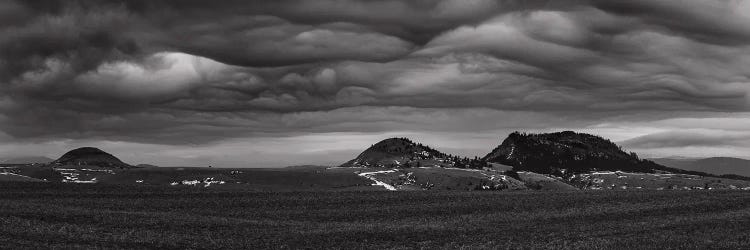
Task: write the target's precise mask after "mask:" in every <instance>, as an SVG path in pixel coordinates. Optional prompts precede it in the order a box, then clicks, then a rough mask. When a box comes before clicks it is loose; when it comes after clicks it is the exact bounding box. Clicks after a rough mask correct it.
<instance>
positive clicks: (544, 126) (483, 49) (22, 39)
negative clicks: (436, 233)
mask: <svg viewBox="0 0 750 250" xmlns="http://www.w3.org/2000/svg"><path fill="white" fill-rule="evenodd" d="M747 23H750V1H739V0H734V1H715V2H713V1H699V0H688V1H646V0H635V1H633V0H630V1H619V0H611V1H574V0H570V1H537V0H532V1H513V0H506V1H503V0H499V1H493V0H442V1H440V0H434V1H430V0H420V1H405V0H385V1H366V0H354V1H341V0H320V1H306V0H281V1H235V0H229V1H219V2H216V3H211V4H210V5H208V4H206V3H205V2H204V1H193V0H188V1H184V0H183V1H177V0H174V1H145V0H133V1H93V0H91V1H87V0H77V1H52V0H44V1H20V0H18V1H4V2H2V3H0V32H1V33H2V34H3V36H0V90H1V92H0V93H1V94H0V131H2V132H3V133H4V134H5V136H4V140H6V141H8V142H16V143H44V142H48V141H55V140H85V141H120V142H127V143H146V144H167V145H172V146H174V147H178V146H182V145H213V144H215V143H217V142H222V141H227V140H229V139H236V138H247V139H248V140H251V139H252V138H288V137H290V136H292V137H294V136H305V135H315V134H327V133H341V132H343V133H365V134H368V133H370V134H383V133H394V132H396V131H401V132H408V131H420V133H427V134H433V135H435V136H436V137H440V136H443V137H451V136H455V135H459V134H461V135H465V133H469V132H471V133H475V134H477V135H483V136H488V137H490V138H492V140H496V139H495V138H496V137H500V136H503V135H495V134H494V133H500V132H502V133H504V132H506V131H512V130H515V129H518V130H531V131H546V130H553V129H558V128H570V129H578V130H585V131H591V132H594V133H600V134H605V135H611V136H613V137H617V138H619V140H623V141H625V142H626V145H628V146H630V147H632V148H635V149H640V150H643V151H649V152H661V153H663V154H671V153H665V152H666V151H663V150H667V149H671V150H672V151H669V152H675V153H676V154H689V152H688V151H685V152H681V151H680V150H681V148H689V147H714V148H726V147H729V148H732V150H734V151H733V152H739V151H741V150H740V149H743V148H744V149H747V148H750V145H748V144H747V143H744V142H745V141H746V140H744V139H736V138H746V136H745V134H746V133H747V130H746V129H745V128H744V127H743V128H740V129H730V128H714V127H711V122H706V121H710V120H711V119H718V118H717V117H723V118H721V119H730V118H732V117H736V119H738V120H732V121H731V122H729V123H730V124H745V123H747V120H748V118H745V116H744V114H746V113H745V112H750V97H749V95H748V94H749V93H750V80H749V77H750V67H747V65H750V28H749V26H748V25H746V24H747ZM674 119H685V120H682V121H683V122H680V123H671V124H661V123H659V122H663V121H669V120H674ZM652 123H654V124H659V125H658V126H657V125H653V124H652ZM628 126H629V127H628ZM628 128H630V129H629V130H630V131H635V132H633V133H621V132H619V131H624V130H628ZM618 129H619V130H618ZM638 129H640V130H638ZM668 129H673V130H676V131H674V132H665V131H664V130H668ZM695 131H702V132H695ZM607 133H611V134H607ZM625 134H627V136H625V137H621V138H620V137H619V136H623V135H625ZM424 137H425V138H428V137H429V136H424ZM728 137H732V138H735V139H732V140H729V139H728ZM336 138H337V137H331V139H332V140H334V139H336ZM722 138H724V139H722ZM487 143H488V142H482V143H478V142H477V143H475V144H470V145H469V144H467V145H465V146H451V147H452V148H454V149H456V150H457V151H460V152H465V153H471V152H474V153H475V154H483V153H484V152H476V151H472V150H461V148H480V147H484V146H486V145H484V144H487ZM480 144H481V145H480ZM490 146H491V145H490ZM206 150H208V151H210V149H206ZM659 150H662V151H659ZM683 151H684V150H683ZM735 155H736V154H735ZM748 156H750V155H748Z"/></svg>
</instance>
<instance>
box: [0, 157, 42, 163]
mask: <svg viewBox="0 0 750 250" xmlns="http://www.w3.org/2000/svg"><path fill="white" fill-rule="evenodd" d="M52 161H53V159H52V158H49V157H46V156H19V157H8V158H3V159H0V164H34V163H40V164H47V163H50V162H52Z"/></svg>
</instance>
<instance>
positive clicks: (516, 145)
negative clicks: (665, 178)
mask: <svg viewBox="0 0 750 250" xmlns="http://www.w3.org/2000/svg"><path fill="white" fill-rule="evenodd" d="M482 160H484V161H487V162H494V163H500V164H505V165H509V166H513V168H514V170H517V171H531V172H536V173H542V174H553V175H557V176H563V175H566V174H575V173H584V172H590V171H597V170H608V171H618V170H619V171H627V172H642V173H653V172H655V171H667V172H684V171H681V170H678V169H672V168H668V167H665V166H661V165H659V164H656V163H654V162H651V161H648V160H642V159H639V158H638V156H637V155H636V154H635V153H627V152H625V151H623V150H622V148H620V147H619V146H617V145H616V144H615V143H613V142H611V141H609V140H607V139H604V138H601V137H598V136H594V135H590V134H584V133H575V132H572V131H564V132H557V133H548V134H522V133H519V132H514V133H511V134H510V135H508V137H507V138H506V139H505V140H504V141H503V142H502V144H500V146H498V147H497V148H495V149H494V150H492V152H490V153H489V154H487V155H486V156H485V157H483V158H482Z"/></svg>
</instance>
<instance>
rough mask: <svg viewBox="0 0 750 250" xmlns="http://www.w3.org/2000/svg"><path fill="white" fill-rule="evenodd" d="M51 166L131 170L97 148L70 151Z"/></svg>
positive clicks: (129, 166) (128, 166)
mask: <svg viewBox="0 0 750 250" xmlns="http://www.w3.org/2000/svg"><path fill="white" fill-rule="evenodd" d="M50 164H51V165H52V166H58V167H59V166H68V167H74V166H88V167H100V168H132V167H133V166H131V165H128V164H126V163H124V162H122V161H121V160H120V159H118V158H117V157H115V156H113V155H111V154H109V153H107V152H104V151H102V150H101V149H98V148H92V147H83V148H77V149H74V150H71V151H69V152H67V153H65V154H64V155H62V156H61V157H60V158H59V159H57V160H55V161H53V162H51V163H50Z"/></svg>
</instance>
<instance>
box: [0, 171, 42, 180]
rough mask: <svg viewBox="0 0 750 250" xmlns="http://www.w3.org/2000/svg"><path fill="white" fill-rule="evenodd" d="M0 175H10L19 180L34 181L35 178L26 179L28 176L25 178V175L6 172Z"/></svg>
mask: <svg viewBox="0 0 750 250" xmlns="http://www.w3.org/2000/svg"><path fill="white" fill-rule="evenodd" d="M0 175H12V176H17V177H21V178H29V179H35V178H32V177H28V176H25V175H20V174H16V173H8V172H2V173H0Z"/></svg>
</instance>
